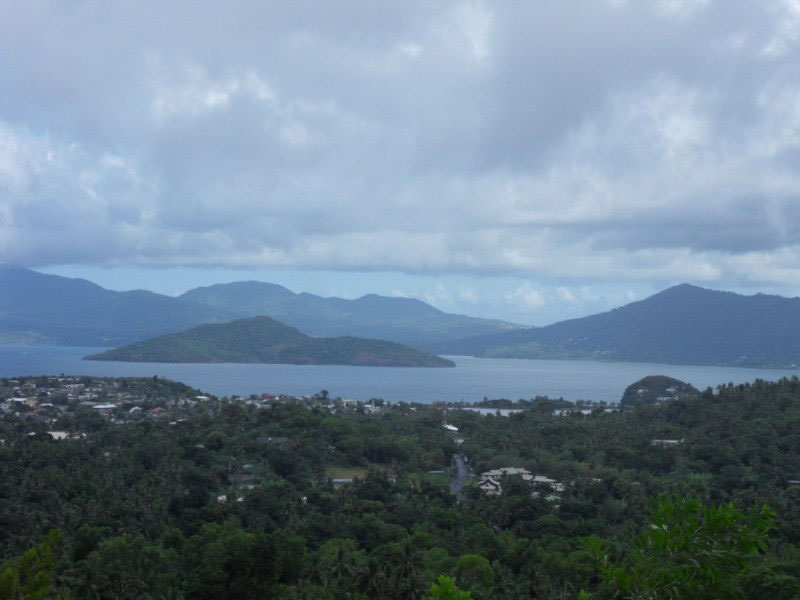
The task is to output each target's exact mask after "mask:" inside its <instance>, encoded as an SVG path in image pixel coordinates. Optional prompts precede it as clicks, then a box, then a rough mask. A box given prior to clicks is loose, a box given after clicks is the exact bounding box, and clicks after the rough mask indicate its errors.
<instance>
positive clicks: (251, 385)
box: [0, 346, 795, 404]
mask: <svg viewBox="0 0 800 600" xmlns="http://www.w3.org/2000/svg"><path fill="white" fill-rule="evenodd" d="M102 350H105V348H94V347H75V346H0V377H15V376H23V375H60V374H62V373H63V374H66V375H94V376H101V377H128V376H130V377H134V376H135V377H152V376H153V375H158V376H159V377H165V378H167V379H173V380H177V381H182V382H183V383H186V384H187V385H191V386H192V387H195V388H198V389H200V390H202V391H204V392H207V393H211V394H214V395H216V396H232V395H240V396H249V395H250V394H259V395H260V394H262V393H271V394H290V395H298V396H302V395H310V394H315V393H317V392H319V391H321V390H328V392H329V394H330V395H331V396H341V397H342V398H353V399H356V400H369V399H370V398H383V399H384V400H388V401H390V402H400V401H403V402H420V403H425V404H428V403H433V402H458V401H460V400H463V401H465V402H477V401H480V400H483V399H484V398H490V399H496V398H508V399H510V400H518V399H520V398H525V399H528V398H533V397H534V396H537V395H540V396H549V397H551V398H564V399H565V400H570V401H576V400H594V401H606V402H617V401H619V399H620V398H621V397H622V393H623V391H624V390H625V388H626V387H627V386H628V385H630V384H631V383H633V382H634V381H636V380H637V379H640V378H642V377H644V376H646V375H668V376H670V377H675V378H677V379H680V380H682V381H686V382H688V383H691V384H692V385H694V386H695V387H696V388H698V389H700V390H702V389H705V388H706V387H709V386H710V387H712V388H713V387H716V386H717V385H719V384H723V383H737V384H738V383H745V382H750V381H754V380H755V379H764V380H772V381H774V380H777V379H780V378H781V377H788V376H791V375H793V374H795V371H790V370H777V369H747V368H739V367H708V366H689V365H666V364H656V363H634V362H598V361H587V360H524V359H498V358H472V357H465V356H450V357H448V358H450V359H451V360H453V361H455V363H456V367H455V368H454V369H426V368H398V367H348V366H333V365H263V364H231V363H214V364H185V363H131V362H111V361H87V360H83V357H84V356H86V355H87V354H92V353H95V352H100V351H102Z"/></svg>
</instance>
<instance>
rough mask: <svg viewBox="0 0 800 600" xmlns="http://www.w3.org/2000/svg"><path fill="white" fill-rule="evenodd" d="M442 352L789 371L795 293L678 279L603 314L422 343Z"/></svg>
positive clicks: (794, 356)
mask: <svg viewBox="0 0 800 600" xmlns="http://www.w3.org/2000/svg"><path fill="white" fill-rule="evenodd" d="M426 349H428V350H431V351H433V352H437V353H441V354H464V355H472V356H486V357H505V358H508V357H510V358H566V359H570V358H571V359H578V358H593V359H601V360H626V361H638V362H661V363H676V364H695V365H739V366H752V367H775V368H788V367H791V366H792V365H797V364H800V298H783V297H781V296H769V295H765V294H756V295H755V296H743V295H740V294H734V293H731V292H719V291H714V290H707V289H704V288H700V287H696V286H693V285H688V284H682V285H677V286H675V287H671V288H669V289H666V290H664V291H662V292H659V293H658V294H655V295H653V296H650V297H649V298H647V299H645V300H641V301H639V302H633V303H631V304H627V305H625V306H622V307H620V308H615V309H614V310H611V311H609V312H604V313H601V314H597V315H592V316H588V317H583V318H580V319H570V320H568V321H561V322H558V323H554V324H552V325H548V326H546V327H537V328H527V329H519V330H516V331H510V332H507V333H502V334H499V335H490V336H479V337H473V338H470V339H465V340H458V341H454V342H446V343H442V344H434V345H428V346H426Z"/></svg>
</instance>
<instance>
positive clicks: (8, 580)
mask: <svg viewBox="0 0 800 600" xmlns="http://www.w3.org/2000/svg"><path fill="white" fill-rule="evenodd" d="M63 537H64V533H63V532H62V531H59V530H57V529H53V530H51V531H50V533H48V534H47V539H46V540H45V541H43V542H42V543H40V544H39V545H37V546H34V547H33V548H31V549H29V550H27V551H26V552H25V553H24V554H23V555H22V556H19V557H16V558H12V559H10V560H9V561H7V563H6V565H7V566H6V567H5V568H4V569H3V570H2V571H0V600H44V598H50V597H52V596H53V593H54V581H55V573H54V569H55V560H56V557H55V552H56V551H57V549H58V547H59V545H60V544H61V541H62V539H63Z"/></svg>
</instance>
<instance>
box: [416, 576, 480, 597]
mask: <svg viewBox="0 0 800 600" xmlns="http://www.w3.org/2000/svg"><path fill="white" fill-rule="evenodd" d="M436 581H437V583H434V584H433V585H432V586H431V589H430V591H429V592H428V595H427V596H425V600H469V598H471V597H472V595H471V594H470V593H469V592H463V591H461V590H459V589H458V588H457V587H456V581H455V579H451V578H449V577H448V576H447V575H439V577H438V579H437V580H436Z"/></svg>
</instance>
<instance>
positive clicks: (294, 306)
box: [0, 265, 517, 346]
mask: <svg viewBox="0 0 800 600" xmlns="http://www.w3.org/2000/svg"><path fill="white" fill-rule="evenodd" d="M254 316H268V317H272V318H275V319H277V320H279V321H282V322H285V323H288V324H289V325H291V326H293V327H297V328H299V329H300V330H301V331H302V332H303V333H305V334H307V335H314V336H329V337H330V336H343V335H353V336H359V337H365V338H375V339H386V340H392V341H395V342H400V343H406V344H410V345H415V346H416V345H421V344H423V343H428V344H429V343H435V342H440V341H443V340H451V339H456V338H465V337H469V336H475V335H484V334H489V333H499V332H502V331H508V330H509V329H513V328H515V327H517V326H515V325H512V324H509V323H504V322H502V321H494V320H490V319H477V318H473V317H466V316H463V315H453V314H449V313H444V312H442V311H440V310H437V309H436V308H434V307H432V306H430V305H428V304H425V303H424V302H421V301H419V300H414V299H411V298H387V297H382V296H376V295H368V296H364V297H362V298H358V299H356V300H345V299H342V298H321V297H319V296H314V295H313V294H305V293H303V294H295V293H294V292H291V291H290V290H287V289H286V288H284V287H281V286H279V285H275V284H270V283H262V282H255V281H250V282H240V283H230V284H223V285H215V286H211V287H205V288H197V289H195V290H191V291H189V292H186V293H185V294H183V295H182V296H180V297H177V298H173V297H169V296H164V295H161V294H155V293H153V292H147V291H142V290H138V291H128V292H115V291H111V290H106V289H104V288H102V287H100V286H99V285H96V284H94V283H91V282H89V281H86V280H83V279H71V278H67V277H60V276H57V275H46V274H43V273H38V272H36V271H32V270H30V269H25V268H22V267H16V266H11V265H0V343H10V344H59V345H75V346H116V345H120V344H127V343H130V342H134V341H138V340H144V339H147V338H150V337H154V336H158V335H162V334H165V333H173V332H177V331H182V330H184V329H187V328H189V327H194V326H196V325H200V324H203V323H219V322H226V321H231V320H233V319H240V318H246V317H254Z"/></svg>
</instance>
